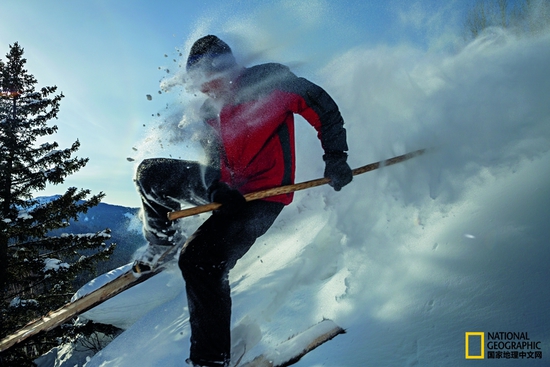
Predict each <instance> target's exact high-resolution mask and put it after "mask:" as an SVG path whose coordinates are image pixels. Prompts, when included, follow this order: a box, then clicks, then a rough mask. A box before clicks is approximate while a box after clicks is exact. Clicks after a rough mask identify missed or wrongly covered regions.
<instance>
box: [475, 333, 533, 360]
mask: <svg viewBox="0 0 550 367" xmlns="http://www.w3.org/2000/svg"><path fill="white" fill-rule="evenodd" d="M464 346H465V350H466V359H533V360H534V359H542V347H541V342H540V341H533V340H531V339H530V338H529V334H528V333H526V332H521V333H518V332H505V331H497V332H487V333H485V332H483V331H468V332H466V340H465V345H464ZM485 352H487V353H485Z"/></svg>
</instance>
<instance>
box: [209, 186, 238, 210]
mask: <svg viewBox="0 0 550 367" xmlns="http://www.w3.org/2000/svg"><path fill="white" fill-rule="evenodd" d="M208 196H209V197H210V201H212V202H215V203H219V204H222V206H221V207H220V208H219V209H217V210H216V212H218V213H220V214H226V215H227V214H229V215H233V214H236V213H238V212H239V211H240V210H241V209H242V208H243V207H244V205H245V204H246V199H245V198H244V196H243V194H241V193H240V192H239V190H237V189H233V188H231V187H229V185H228V184H226V183H225V182H221V181H219V180H215V181H214V182H213V183H212V184H211V185H210V187H209V188H208Z"/></svg>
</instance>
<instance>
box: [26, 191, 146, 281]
mask: <svg viewBox="0 0 550 367" xmlns="http://www.w3.org/2000/svg"><path fill="white" fill-rule="evenodd" d="M58 197H59V195H54V196H41V197H37V198H36V200H38V202H39V203H45V202H48V201H51V200H54V199H56V198H58ZM139 210H140V209H139V208H130V207H125V206H119V205H113V204H106V203H99V204H98V205H97V206H95V207H93V208H90V209H89V210H88V212H87V213H85V214H84V213H81V214H80V215H79V216H78V220H77V221H73V220H71V221H70V225H69V226H68V227H66V228H63V229H58V230H55V231H52V232H50V235H59V234H61V233H73V234H78V233H95V232H99V231H102V230H104V229H106V228H109V229H110V230H111V239H110V240H109V241H107V244H110V243H116V245H117V247H116V249H115V251H114V253H113V255H112V256H111V259H109V260H108V261H106V262H104V263H101V264H99V265H98V269H97V272H98V274H101V273H104V272H107V271H109V270H111V269H114V268H117V267H119V266H122V265H124V264H127V263H129V262H130V261H131V260H132V255H133V254H134V252H135V251H136V250H137V249H138V248H140V247H142V246H143V245H145V244H146V241H145V239H144V237H143V234H142V232H141V221H140V219H139Z"/></svg>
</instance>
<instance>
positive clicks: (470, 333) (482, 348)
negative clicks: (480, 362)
mask: <svg viewBox="0 0 550 367" xmlns="http://www.w3.org/2000/svg"><path fill="white" fill-rule="evenodd" d="M471 336H479V337H480V351H481V352H480V354H479V355H475V354H474V355H471V354H470V337H471ZM466 359H485V333H484V332H483V331H468V332H466Z"/></svg>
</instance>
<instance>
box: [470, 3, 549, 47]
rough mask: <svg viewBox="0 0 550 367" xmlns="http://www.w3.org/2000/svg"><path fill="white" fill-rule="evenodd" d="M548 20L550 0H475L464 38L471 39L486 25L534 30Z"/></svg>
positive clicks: (547, 22) (545, 24)
mask: <svg viewBox="0 0 550 367" xmlns="http://www.w3.org/2000/svg"><path fill="white" fill-rule="evenodd" d="M549 24H550V0H518V1H509V0H478V1H477V2H476V3H475V5H474V6H473V7H472V8H471V9H470V10H469V11H468V13H467V15H466V19H465V22H464V26H465V29H464V31H465V33H464V38H465V39H466V40H470V39H474V38H476V37H477V36H479V35H480V34H481V33H482V32H483V31H484V30H485V29H487V28H489V27H500V28H505V29H508V30H510V31H512V32H514V33H516V34H523V35H525V34H537V33H539V32H541V31H543V30H544V29H546V28H548V25H549Z"/></svg>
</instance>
